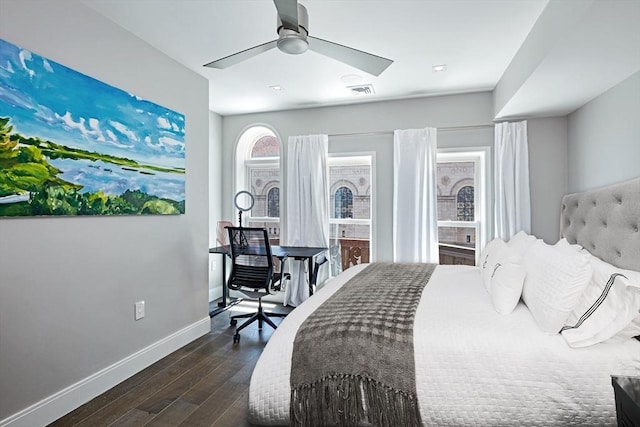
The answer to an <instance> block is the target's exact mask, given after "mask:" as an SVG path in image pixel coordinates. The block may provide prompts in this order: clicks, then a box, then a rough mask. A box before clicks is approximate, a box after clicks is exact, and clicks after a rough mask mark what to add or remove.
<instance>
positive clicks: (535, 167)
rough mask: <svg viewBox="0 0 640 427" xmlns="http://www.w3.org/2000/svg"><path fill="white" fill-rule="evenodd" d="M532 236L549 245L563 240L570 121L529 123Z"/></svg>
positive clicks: (561, 119)
mask: <svg viewBox="0 0 640 427" xmlns="http://www.w3.org/2000/svg"><path fill="white" fill-rule="evenodd" d="M527 131H528V136H529V175H530V182H529V185H530V188H531V233H532V234H533V235H535V236H537V237H539V238H541V239H544V241H545V242H547V243H555V242H557V241H558V238H559V236H560V203H561V201H562V196H564V195H565V194H566V192H567V119H566V117H550V118H543V119H530V120H528V121H527Z"/></svg>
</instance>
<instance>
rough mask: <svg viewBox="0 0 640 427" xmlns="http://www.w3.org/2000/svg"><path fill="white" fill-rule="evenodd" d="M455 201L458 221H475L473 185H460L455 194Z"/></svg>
mask: <svg viewBox="0 0 640 427" xmlns="http://www.w3.org/2000/svg"><path fill="white" fill-rule="evenodd" d="M456 202H457V203H456V204H457V211H458V212H457V217H458V221H475V213H474V205H475V199H474V191H473V187H472V186H470V185H467V186H465V187H462V188H461V189H460V190H459V191H458V194H457V195H456Z"/></svg>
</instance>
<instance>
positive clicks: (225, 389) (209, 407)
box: [180, 381, 247, 427]
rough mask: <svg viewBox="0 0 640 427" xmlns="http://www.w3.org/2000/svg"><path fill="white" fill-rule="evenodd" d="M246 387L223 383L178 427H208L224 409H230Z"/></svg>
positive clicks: (228, 382)
mask: <svg viewBox="0 0 640 427" xmlns="http://www.w3.org/2000/svg"><path fill="white" fill-rule="evenodd" d="M246 390H247V387H246V386H245V385H243V384H238V383H232V382H230V381H227V382H225V383H224V384H223V385H222V387H220V388H219V389H218V390H217V391H216V392H215V393H213V394H212V395H211V396H210V397H209V398H208V399H207V400H205V401H204V402H202V405H200V407H199V408H198V409H197V410H195V411H194V412H193V413H192V414H191V415H189V416H188V417H187V418H186V419H185V420H184V421H183V422H182V423H180V426H184V427H205V426H206V427H209V426H211V425H212V424H213V423H215V422H216V421H217V420H218V418H220V417H221V416H222V415H223V414H224V412H225V411H226V408H228V407H230V406H231V405H232V404H233V403H234V402H235V401H236V399H238V397H240V396H241V395H242V393H243V392H244V391H246Z"/></svg>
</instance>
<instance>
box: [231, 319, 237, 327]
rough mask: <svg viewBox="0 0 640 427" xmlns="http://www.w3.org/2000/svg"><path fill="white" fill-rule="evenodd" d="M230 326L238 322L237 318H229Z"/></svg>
mask: <svg viewBox="0 0 640 427" xmlns="http://www.w3.org/2000/svg"><path fill="white" fill-rule="evenodd" d="M229 323H231V326H236V325H237V324H238V319H231V322H229Z"/></svg>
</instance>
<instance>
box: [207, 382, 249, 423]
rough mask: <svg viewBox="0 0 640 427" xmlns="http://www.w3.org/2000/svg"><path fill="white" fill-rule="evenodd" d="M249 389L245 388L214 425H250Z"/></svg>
mask: <svg viewBox="0 0 640 427" xmlns="http://www.w3.org/2000/svg"><path fill="white" fill-rule="evenodd" d="M248 408H249V390H248V389H247V390H245V391H244V392H243V393H242V394H241V395H240V397H238V398H237V399H236V401H235V402H233V404H231V406H229V409H227V410H226V411H224V413H223V414H222V415H221V416H220V418H218V419H217V420H216V422H214V423H213V425H212V427H248V426H250V425H251V424H249V421H248Z"/></svg>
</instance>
